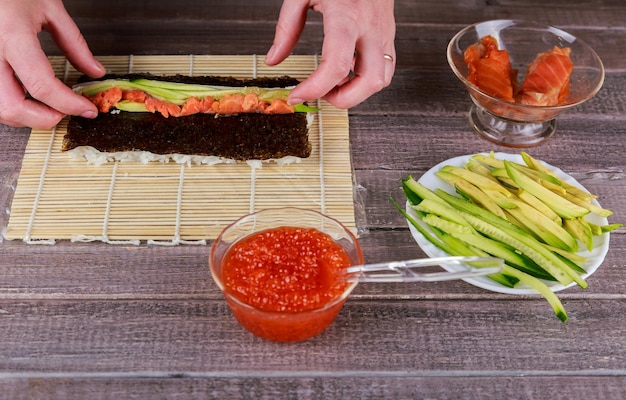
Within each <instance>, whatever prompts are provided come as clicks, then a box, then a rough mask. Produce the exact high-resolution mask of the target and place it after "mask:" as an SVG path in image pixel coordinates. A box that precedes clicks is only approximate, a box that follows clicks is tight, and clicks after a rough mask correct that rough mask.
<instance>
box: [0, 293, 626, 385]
mask: <svg viewBox="0 0 626 400" xmlns="http://www.w3.org/2000/svg"><path fill="white" fill-rule="evenodd" d="M565 305H566V307H567V308H568V311H569V314H570V318H571V319H570V321H569V322H568V323H566V324H564V323H562V322H560V321H559V320H558V319H557V318H555V317H554V315H551V312H550V310H546V308H545V307H544V304H543V302H542V300H540V299H537V298H536V297H535V298H526V299H518V298H515V299H514V300H513V299H512V298H510V297H507V296H502V297H500V298H498V299H495V300H489V301H480V300H476V299H462V298H457V299H448V300H447V301H439V300H433V299H423V300H415V299H409V300H393V301H392V300H385V301H380V300H355V299H350V300H349V301H348V302H347V303H346V305H345V306H344V308H343V309H342V311H341V312H340V314H339V316H338V318H337V320H336V321H335V322H334V323H333V324H332V325H331V326H330V327H329V328H328V329H327V330H326V331H325V332H323V333H322V334H320V335H319V336H316V337H315V338H312V339H310V340H307V341H304V342H300V343H297V344H284V343H275V342H270V341H267V340H264V339H260V338H257V337H255V336H253V335H252V334H250V333H248V332H247V331H245V330H244V329H243V328H241V327H240V326H239V325H238V323H237V322H236V321H235V319H234V318H232V317H231V316H230V311H229V309H228V307H227V306H226V303H225V302H224V301H223V300H215V301H207V300H179V301H171V300H152V301H132V300H116V301H111V300H108V299H102V300H81V301H38V300H32V301H25V300H20V301H9V300H2V301H0V308H1V309H2V312H3V314H2V319H3V324H2V325H0V335H1V337H2V338H3V344H4V345H3V346H2V348H0V370H2V371H15V372H18V371H32V372H33V373H54V372H64V373H68V374H77V375H78V376H80V375H81V374H86V373H96V372H98V373H103V372H112V371H120V372H121V371H127V372H132V371H188V372H203V371H205V372H210V371H223V372H230V373H233V374H239V375H241V376H243V375H245V374H246V373H250V372H252V373H254V372H256V373H264V374H266V373H267V374H270V373H268V371H272V372H271V373H275V374H279V375H280V374H291V373H294V372H302V373H305V374H306V373H307V372H312V373H316V372H318V371H343V372H342V373H343V374H349V373H350V372H354V371H378V372H396V373H398V372H400V371H409V372H411V371H449V372H450V373H452V372H454V373H461V374H462V373H463V372H465V373H472V372H471V371H474V372H473V373H476V371H483V372H484V371H494V372H495V371H499V373H502V371H507V372H508V373H509V374H510V375H513V374H523V373H524V372H530V373H535V372H536V371H546V366H549V369H550V374H551V375H560V374H573V373H576V372H582V371H590V370H599V369H602V370H615V371H621V373H620V374H621V375H624V374H625V373H626V371H625V370H624V365H625V364H624V362H625V361H626V347H625V346H623V343H624V342H623V320H621V319H615V318H614V317H615V316H616V315H619V314H623V313H624V312H626V298H624V296H623V295H622V296H615V298H613V299H606V300H598V299H594V300H593V301H589V300H586V299H582V300H574V299H568V300H567V301H566V302H565ZM542 311H543V312H542ZM599 326H601V327H602V338H603V340H594V338H595V337H596V336H597V330H598V327H599ZM496 331H497V332H498V335H497V336H490V337H488V336H484V335H481V332H483V333H484V332H496ZM574 337H575V338H579V340H565V339H564V338H574ZM572 355H575V356H572ZM0 378H1V375H0Z"/></svg>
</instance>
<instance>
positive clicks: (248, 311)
mask: <svg viewBox="0 0 626 400" xmlns="http://www.w3.org/2000/svg"><path fill="white" fill-rule="evenodd" d="M284 227H296V228H314V229H315V230H317V231H320V232H322V233H324V234H326V235H329V236H330V237H331V238H332V240H333V241H334V242H335V243H337V244H339V245H340V246H341V247H342V248H343V250H344V251H345V253H346V254H347V256H348V257H349V260H350V264H351V265H361V264H362V263H363V254H362V252H361V248H360V246H359V243H358V241H357V239H356V237H355V236H354V235H353V234H352V232H350V231H349V230H348V229H347V228H346V227H344V226H343V225H342V224H341V223H340V222H338V221H336V220H335V219H333V218H330V217H328V216H326V215H323V214H321V213H319V212H317V211H313V210H305V209H300V208H292V207H286V208H275V209H266V210H262V211H259V212H256V213H253V214H249V215H246V216H244V217H242V218H240V219H239V220H237V221H235V222H234V223H232V224H231V225H229V226H228V227H226V228H225V229H224V230H223V231H222V232H221V233H220V235H219V236H218V237H217V238H216V240H215V241H214V242H213V245H212V247H211V254H210V256H209V268H210V270H211V275H212V276H213V279H214V281H215V283H216V284H217V286H218V287H219V288H220V290H221V291H222V294H223V295H224V298H225V299H226V302H227V303H228V305H229V307H230V309H231V311H232V313H233V315H234V316H235V318H236V319H237V321H239V323H240V324H241V325H242V326H243V327H244V328H246V329H247V330H249V331H250V332H252V333H253V334H255V335H257V336H259V337H262V338H265V339H269V340H273V341H278V342H296V341H301V340H305V339H308V338H311V337H313V336H315V335H317V334H319V333H321V332H322V331H324V330H325V329H326V328H327V327H328V326H329V325H330V324H331V323H332V322H333V321H334V320H335V318H336V316H337V314H338V313H339V311H340V310H341V308H342V306H343V304H344V303H345V301H346V299H347V298H348V296H349V294H350V293H351V292H352V290H353V289H354V288H355V287H356V285H357V283H356V282H345V286H342V288H343V291H342V292H341V293H339V294H338V295H337V296H336V297H334V298H332V299H330V300H329V301H328V302H326V303H324V304H320V305H319V306H316V307H315V308H310V309H306V310H304V311H276V310H270V309H268V308H267V307H263V308H261V307H260V306H258V305H256V306H255V305H251V304H248V303H247V302H246V301H245V300H244V299H243V297H242V296H241V294H239V293H235V291H234V290H232V289H230V286H232V285H228V284H226V282H225V279H224V265H225V259H226V258H227V257H228V256H229V250H231V248H232V246H233V245H234V244H236V243H238V242H240V241H241V240H243V239H245V238H246V237H248V236H249V235H251V234H255V233H259V232H263V231H267V230H272V229H281V228H284ZM256 271H258V270H255V272H256ZM261 273H266V272H261Z"/></svg>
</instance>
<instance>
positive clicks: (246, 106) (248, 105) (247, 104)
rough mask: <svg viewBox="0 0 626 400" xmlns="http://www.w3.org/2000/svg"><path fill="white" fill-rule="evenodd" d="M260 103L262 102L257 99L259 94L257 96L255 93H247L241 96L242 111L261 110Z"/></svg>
mask: <svg viewBox="0 0 626 400" xmlns="http://www.w3.org/2000/svg"><path fill="white" fill-rule="evenodd" d="M260 103H264V102H263V101H261V100H259V96H257V95H256V94H255V93H248V94H247V95H245V97H244V98H243V103H242V107H243V112H247V113H250V112H259V111H261V106H260Z"/></svg>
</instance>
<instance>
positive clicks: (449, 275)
mask: <svg viewBox="0 0 626 400" xmlns="http://www.w3.org/2000/svg"><path fill="white" fill-rule="evenodd" d="M432 266H448V267H450V268H449V270H446V271H441V272H426V273H424V272H416V271H414V269H416V268H423V267H432ZM444 268H445V267H444ZM459 268H460V269H459ZM503 268H504V260H502V259H501V258H494V257H436V258H418V259H414V260H407V261H392V262H383V263H377V264H366V265H355V266H352V267H350V268H348V269H347V270H346V274H347V280H348V281H349V282H438V281H450V280H454V279H465V278H474V277H477V276H484V275H491V274H497V273H499V272H502V269H503Z"/></svg>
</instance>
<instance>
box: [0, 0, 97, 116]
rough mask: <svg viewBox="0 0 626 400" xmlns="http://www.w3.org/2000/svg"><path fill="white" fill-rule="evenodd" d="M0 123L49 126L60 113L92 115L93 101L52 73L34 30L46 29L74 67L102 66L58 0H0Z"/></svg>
mask: <svg viewBox="0 0 626 400" xmlns="http://www.w3.org/2000/svg"><path fill="white" fill-rule="evenodd" d="M0 10H2V11H1V12H0V88H2V89H1V90H0V123H2V124H6V125H11V126H29V127H33V128H50V127H52V126H54V125H56V124H57V123H58V122H59V121H60V120H61V119H62V118H63V117H64V116H65V115H68V114H69V115H81V116H84V117H87V118H93V117H95V116H96V115H97V109H96V107H95V106H94V105H93V104H92V103H91V102H90V101H89V100H87V99H85V98H84V97H82V96H79V95H77V94H75V93H74V92H73V91H72V90H71V89H70V88H69V87H67V86H66V85H64V84H63V83H62V82H61V81H60V80H58V79H57V78H55V75H54V71H53V70H52V67H51V66H50V63H49V62H48V58H47V57H46V55H45V54H44V52H43V50H42V49H41V44H40V43H39V39H38V38H37V34H38V33H39V32H40V31H41V30H46V31H48V32H49V33H50V35H51V36H52V38H53V40H54V41H55V43H56V44H57V45H58V46H59V48H60V49H61V50H62V51H63V53H64V54H65V55H66V56H67V59H68V60H69V62H70V63H72V65H73V66H74V67H75V68H76V69H77V70H79V71H81V72H83V73H85V74H87V75H90V76H92V77H100V76H102V75H103V74H104V73H105V72H106V71H105V69H104V67H103V66H102V64H100V63H99V62H98V61H97V60H96V59H95V58H94V57H93V55H92V54H91V51H90V50H89V47H88V46H87V43H86V42H85V39H84V38H83V36H82V34H81V33H80V31H79V29H78V27H77V26H76V24H75V23H74V21H73V20H72V18H71V17H70V16H69V15H68V13H67V12H66V10H65V7H64V6H63V3H62V1H61V0H0Z"/></svg>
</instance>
